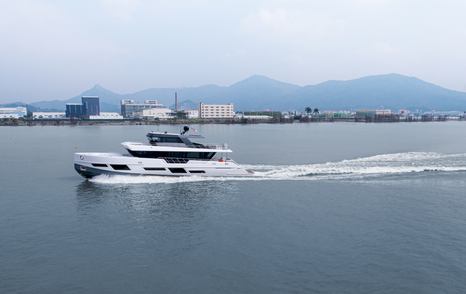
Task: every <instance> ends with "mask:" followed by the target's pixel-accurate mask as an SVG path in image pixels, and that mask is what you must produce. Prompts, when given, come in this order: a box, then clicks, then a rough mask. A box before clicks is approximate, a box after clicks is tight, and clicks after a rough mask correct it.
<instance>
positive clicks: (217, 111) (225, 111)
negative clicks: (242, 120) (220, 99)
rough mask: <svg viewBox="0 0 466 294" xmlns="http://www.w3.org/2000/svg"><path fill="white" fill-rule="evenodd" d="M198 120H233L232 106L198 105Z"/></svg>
mask: <svg viewBox="0 0 466 294" xmlns="http://www.w3.org/2000/svg"><path fill="white" fill-rule="evenodd" d="M199 117H200V118H234V117H235V111H234V107H233V104H232V103H230V104H204V103H200V104H199Z"/></svg>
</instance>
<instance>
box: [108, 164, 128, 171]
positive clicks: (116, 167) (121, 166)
mask: <svg viewBox="0 0 466 294" xmlns="http://www.w3.org/2000/svg"><path fill="white" fill-rule="evenodd" d="M110 166H111V167H112V168H113V169H114V170H130V169H129V167H128V166H127V165H126V164H110Z"/></svg>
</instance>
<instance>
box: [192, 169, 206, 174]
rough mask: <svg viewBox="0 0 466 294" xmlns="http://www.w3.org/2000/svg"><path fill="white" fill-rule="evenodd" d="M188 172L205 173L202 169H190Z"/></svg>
mask: <svg viewBox="0 0 466 294" xmlns="http://www.w3.org/2000/svg"><path fill="white" fill-rule="evenodd" d="M189 172H190V173H192V174H205V171H203V170H190V171H189Z"/></svg>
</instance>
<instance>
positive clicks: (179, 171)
mask: <svg viewBox="0 0 466 294" xmlns="http://www.w3.org/2000/svg"><path fill="white" fill-rule="evenodd" d="M169 170H170V171H171V172H172V173H174V174H185V173H186V170H185V169H184V168H180V167H174V168H169Z"/></svg>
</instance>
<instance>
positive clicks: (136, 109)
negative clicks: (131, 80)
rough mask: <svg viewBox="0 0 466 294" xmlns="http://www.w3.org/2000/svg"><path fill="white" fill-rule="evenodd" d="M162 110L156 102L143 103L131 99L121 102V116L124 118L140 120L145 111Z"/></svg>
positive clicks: (147, 101)
mask: <svg viewBox="0 0 466 294" xmlns="http://www.w3.org/2000/svg"><path fill="white" fill-rule="evenodd" d="M152 108H163V105H162V104H160V103H159V102H158V101H157V100H145V101H144V102H143V103H140V102H137V101H135V100H132V99H123V100H121V115H123V117H125V118H140V117H142V114H143V113H142V112H143V110H145V109H152Z"/></svg>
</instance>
